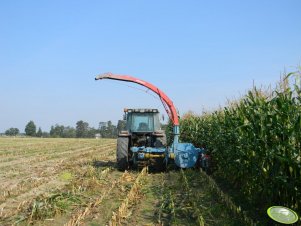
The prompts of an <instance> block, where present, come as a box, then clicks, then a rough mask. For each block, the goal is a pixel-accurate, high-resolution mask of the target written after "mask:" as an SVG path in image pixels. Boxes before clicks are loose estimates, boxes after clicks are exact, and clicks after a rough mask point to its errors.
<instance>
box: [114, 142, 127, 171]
mask: <svg viewBox="0 0 301 226" xmlns="http://www.w3.org/2000/svg"><path fill="white" fill-rule="evenodd" d="M128 148H129V138H128V137H118V138H117V151H116V157H117V167H118V169H119V170H122V171H124V170H126V169H128V166H129V160H128V157H129V156H128V154H129V153H128Z"/></svg>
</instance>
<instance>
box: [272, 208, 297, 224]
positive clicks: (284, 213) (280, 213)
mask: <svg viewBox="0 0 301 226" xmlns="http://www.w3.org/2000/svg"><path fill="white" fill-rule="evenodd" d="M267 213H268V215H269V217H270V218H272V219H273V220H274V221H276V222H278V223H282V224H294V223H296V222H297V221H298V220H299V217H298V214H297V213H296V212H294V211H293V210H291V209H289V208H287V207H283V206H272V207H270V208H269V209H268V211H267Z"/></svg>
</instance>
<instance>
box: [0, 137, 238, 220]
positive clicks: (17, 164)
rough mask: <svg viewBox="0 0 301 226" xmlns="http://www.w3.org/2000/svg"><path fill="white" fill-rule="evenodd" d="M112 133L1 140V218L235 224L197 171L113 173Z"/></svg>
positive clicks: (114, 143)
mask: <svg viewBox="0 0 301 226" xmlns="http://www.w3.org/2000/svg"><path fill="white" fill-rule="evenodd" d="M115 149H116V140H113V139H99V140H96V139H38V138H1V139H0V178H1V183H0V225H66V226H69V225H70V226H71V225H242V223H241V222H240V221H239V220H237V219H235V217H234V215H233V214H232V213H231V211H229V210H228V209H227V208H225V206H226V204H225V203H224V201H223V200H222V199H220V198H219V197H218V196H217V195H216V192H215V191H214V188H212V186H209V184H208V183H207V180H206V179H205V177H204V176H201V175H200V172H199V171H197V170H186V171H182V170H177V171H174V170H170V171H168V172H156V173H155V172H148V171H147V169H146V168H144V169H142V170H141V171H139V172H138V171H126V172H120V171H118V170H117V169H116V168H115Z"/></svg>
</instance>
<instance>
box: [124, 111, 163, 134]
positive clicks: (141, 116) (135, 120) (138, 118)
mask: <svg viewBox="0 0 301 226" xmlns="http://www.w3.org/2000/svg"><path fill="white" fill-rule="evenodd" d="M125 119H126V130H127V131H129V133H154V132H155V131H159V130H160V121H159V111H158V110H157V109H125Z"/></svg>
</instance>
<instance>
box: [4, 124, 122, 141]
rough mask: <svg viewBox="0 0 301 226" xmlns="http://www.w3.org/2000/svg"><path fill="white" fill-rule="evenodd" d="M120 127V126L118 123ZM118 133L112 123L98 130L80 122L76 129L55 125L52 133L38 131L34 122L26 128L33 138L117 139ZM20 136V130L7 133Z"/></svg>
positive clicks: (26, 131) (12, 129) (9, 130)
mask: <svg viewBox="0 0 301 226" xmlns="http://www.w3.org/2000/svg"><path fill="white" fill-rule="evenodd" d="M118 126H119V127H120V124H119V123H118ZM117 133H118V129H117V126H115V125H113V123H112V122H111V121H108V122H100V123H99V126H98V128H97V129H95V128H93V127H90V126H89V123H87V122H84V121H83V120H80V121H78V122H77V123H76V126H75V128H74V127H71V126H63V125H59V124H55V125H54V126H51V128H50V132H49V133H48V132H43V131H42V129H41V127H39V129H38V130H37V126H36V125H35V123H34V121H32V120H31V121H29V122H28V123H27V124H26V126H25V135H26V136H31V137H53V138H94V137H95V136H98V137H102V138H116V137H117ZM19 134H20V131H19V129H18V128H9V129H7V130H6V131H5V135H7V136H17V135H19Z"/></svg>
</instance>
